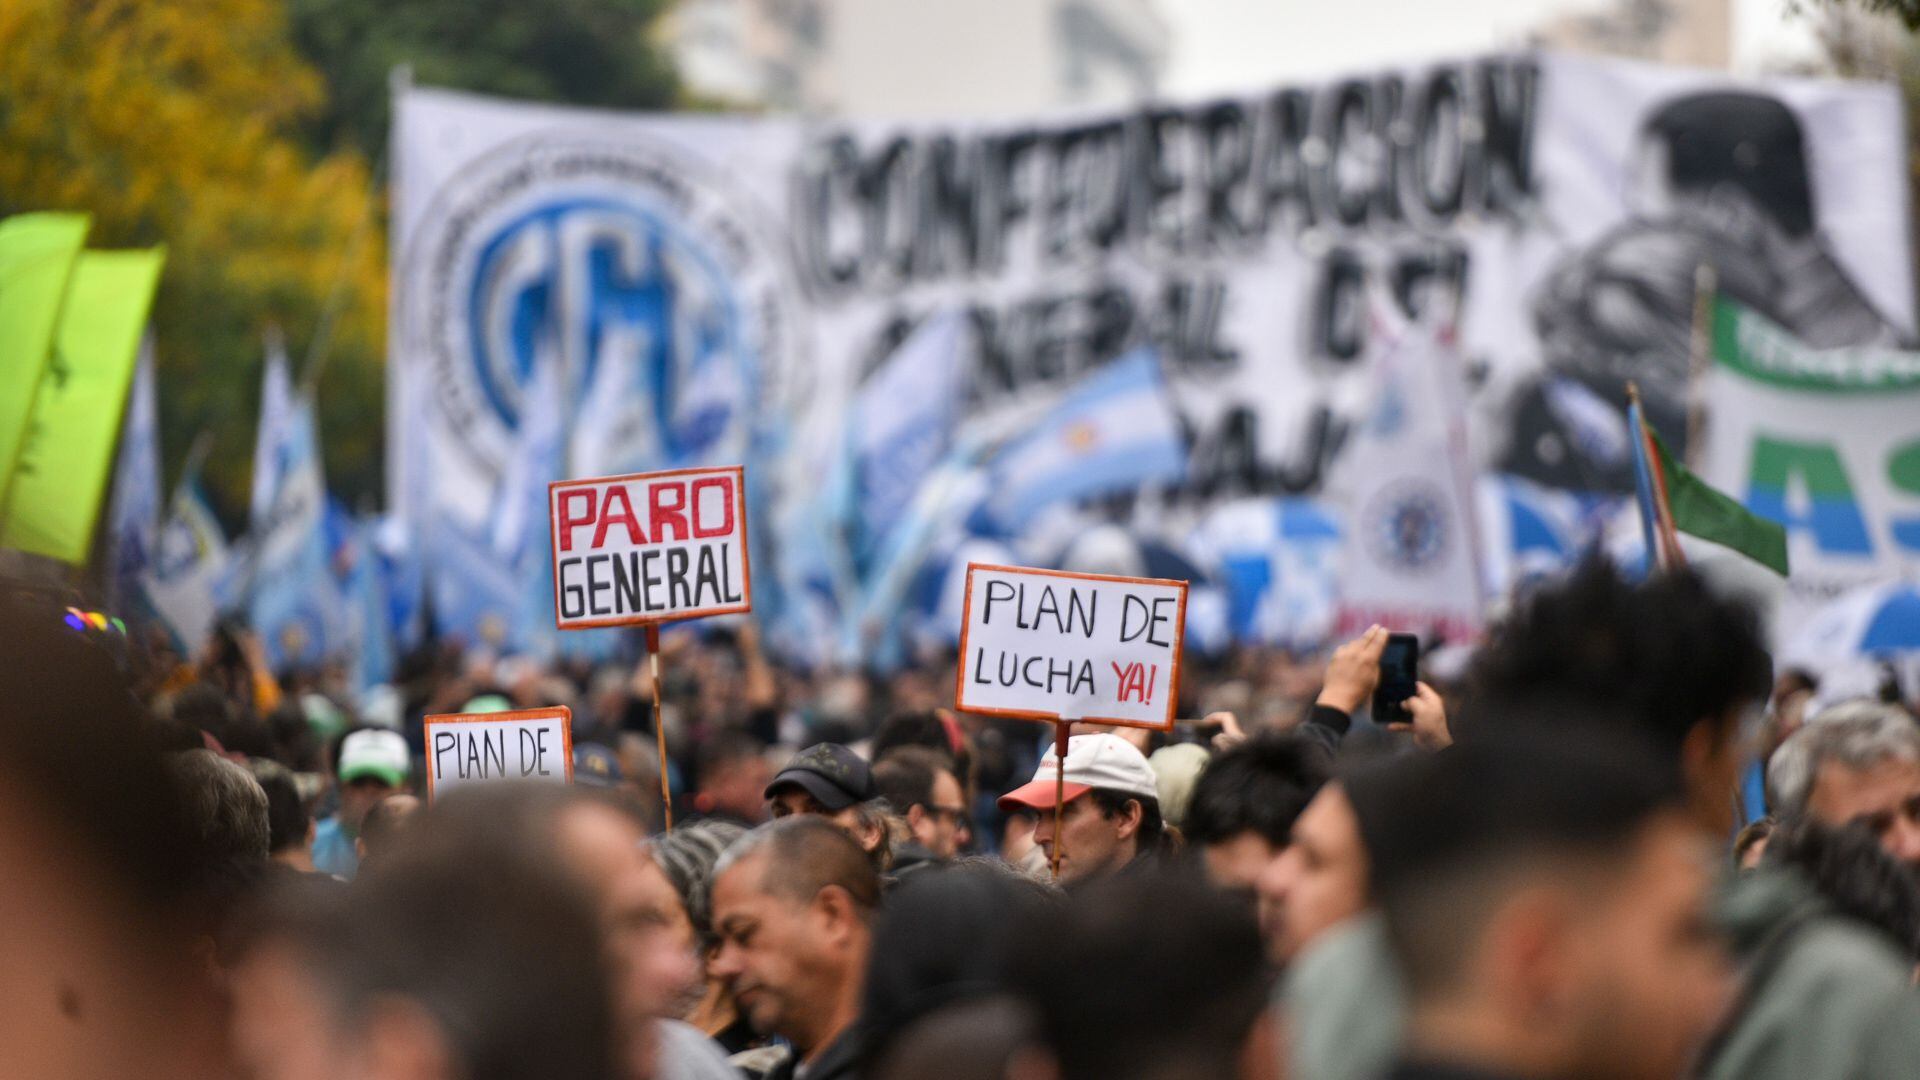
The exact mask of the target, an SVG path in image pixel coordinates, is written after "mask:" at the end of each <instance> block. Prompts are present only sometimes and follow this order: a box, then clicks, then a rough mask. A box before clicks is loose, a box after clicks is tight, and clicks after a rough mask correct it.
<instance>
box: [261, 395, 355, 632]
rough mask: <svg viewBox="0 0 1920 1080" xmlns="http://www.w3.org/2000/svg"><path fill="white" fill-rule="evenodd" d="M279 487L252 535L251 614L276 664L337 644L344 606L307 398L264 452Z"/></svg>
mask: <svg viewBox="0 0 1920 1080" xmlns="http://www.w3.org/2000/svg"><path fill="white" fill-rule="evenodd" d="M268 460H271V461H272V462H274V475H275V476H276V478H277V480H278V487H277V488H276V489H275V490H274V492H273V493H272V496H271V498H269V500H268V502H267V511H266V516H265V518H264V519H263V520H261V521H259V522H256V523H255V525H254V528H253V533H252V537H251V539H252V546H253V565H252V567H251V579H252V580H251V583H250V588H249V589H248V594H249V595H248V603H247V609H248V618H249V622H251V624H252V626H253V629H254V631H255V632H257V633H258V634H259V635H260V638H261V640H262V641H263V642H264V643H265V645H266V649H267V657H268V660H269V661H270V662H271V663H272V665H273V667H274V669H275V670H285V669H287V668H291V667H297V666H311V665H315V664H319V663H321V662H322V661H324V660H326V659H329V658H330V657H333V656H335V655H337V654H339V653H340V652H341V651H342V650H344V648H345V646H346V644H347V642H346V636H345V611H344V605H343V602H342V596H341V589H340V584H339V581H338V579H337V578H336V577H335V576H334V566H333V559H332V554H333V553H332V551H331V549H330V546H329V543H328V536H327V495H326V476H325V472H324V470H323V468H322V466H321V461H320V439H319V434H318V431H317V430H316V425H315V423H314V409H313V404H312V402H310V401H296V402H295V403H294V406H293V411H292V414H291V416H290V417H289V418H288V422H287V423H286V425H285V426H284V428H283V429H282V438H281V439H280V440H279V441H278V443H277V444H276V445H274V446H272V447H271V448H270V449H269V451H268Z"/></svg>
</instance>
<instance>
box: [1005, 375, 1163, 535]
mask: <svg viewBox="0 0 1920 1080" xmlns="http://www.w3.org/2000/svg"><path fill="white" fill-rule="evenodd" d="M990 471H991V473H992V474H993V484H992V486H993V489H994V494H993V496H992V498H991V500H990V501H989V503H988V508H989V510H990V512H991V513H992V514H993V516H994V517H995V518H996V519H998V520H999V521H1000V522H1001V523H1002V524H1004V525H1005V526H1006V527H1007V528H1008V529H1009V530H1011V531H1014V532H1018V531H1019V530H1020V528H1021V527H1022V526H1023V525H1025V524H1026V522H1027V521H1028V520H1030V519H1031V518H1032V517H1033V516H1034V515H1035V514H1036V513H1038V512H1039V511H1040V510H1042V509H1044V508H1046V507H1047V506H1049V505H1051V504H1053V503H1058V502H1071V501H1078V500H1082V499H1090V498H1093V497H1095V496H1100V495H1111V494H1115V493H1118V492H1125V491H1133V490H1137V489H1138V488H1140V487H1142V486H1143V485H1147V484H1177V483H1179V482H1180V481H1181V480H1182V479H1184V478H1185V476H1186V471H1187V446H1186V439H1185V437H1184V435H1183V434H1182V432H1181V430H1180V418H1179V416H1178V415H1177V414H1176V413H1175V411H1174V407H1173V403H1172V401H1171V400H1170V399H1169V397H1168V395H1167V388H1166V382H1165V379H1164V378H1163V377H1162V376H1161V373H1160V361H1159V357H1158V356H1157V355H1156V354H1155V352H1154V351H1153V350H1152V349H1151V348H1148V347H1145V346H1142V347H1141V348H1138V349H1135V350H1134V351H1133V352H1130V353H1128V354H1127V355H1125V356H1123V357H1121V358H1120V359H1118V360H1116V361H1114V362H1113V363H1112V364H1111V365H1109V366H1108V367H1107V368H1105V369H1104V370H1101V371H1098V372H1095V373H1094V374H1092V375H1089V376H1087V377H1086V378H1085V379H1084V380H1083V381H1082V382H1081V383H1080V385H1079V386H1078V387H1076V388H1075V389H1074V390H1072V391H1071V392H1069V393H1068V394H1067V396H1066V397H1065V398H1064V399H1063V400H1062V401H1061V402H1060V403H1059V404H1057V405H1055V406H1054V407H1053V408H1052V409H1051V410H1049V411H1048V412H1047V414H1046V415H1044V416H1042V417H1041V418H1040V420H1039V422H1038V423H1036V424H1035V425H1034V429H1033V432H1032V434H1030V435H1027V436H1026V437H1024V438H1021V439H1018V440H1016V441H1014V442H1012V443H1010V444H1008V445H1007V446H1005V447H1004V448H1002V449H1001V450H1000V451H999V452H998V453H997V454H995V455H994V457H993V459H992V461H991V463H990Z"/></svg>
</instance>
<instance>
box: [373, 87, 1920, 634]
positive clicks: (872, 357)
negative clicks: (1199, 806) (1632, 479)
mask: <svg viewBox="0 0 1920 1080" xmlns="http://www.w3.org/2000/svg"><path fill="white" fill-rule="evenodd" d="M1903 130H1904V129H1903V124H1902V118H1901V111H1900V103H1899V98H1898V95H1897V92H1896V91H1895V89H1894V88H1893V87H1891V86H1882V85H1868V84H1849V83H1839V82H1830V81H1813V80H1772V81H1767V82H1764V83H1755V82H1742V81H1736V80H1731V79H1729V78H1727V77H1725V76H1723V75H1718V74H1708V73H1703V72H1694V71H1684V70H1676V69H1667V68H1659V67H1653V66H1647V65H1639V64H1631V63H1624V62H1617V61H1602V60H1595V59H1587V58H1575V57H1569V56H1561V55H1528V56H1513V57H1495V58H1485V59H1476V60H1469V61H1464V62H1449V63H1439V64H1434V65H1430V66H1425V67H1419V68H1408V69H1403V70H1396V71H1392V72H1385V73H1376V74H1371V75H1367V76H1362V77H1356V78H1352V79H1346V80H1340V81H1336V82H1332V83H1325V84H1315V85H1301V86H1287V87H1280V88H1275V89H1271V90H1267V91H1262V92H1259V93H1250V94H1248V95H1245V96H1242V97H1234V98H1223V99H1217V100H1210V101H1200V102H1189V103H1175V104H1165V105H1155V106H1152V107H1143V108H1139V109H1136V110H1132V111H1128V112H1122V113H1075V114H1066V115H1055V116H1047V117H1036V118H1034V119H1033V120H1032V121H1030V122H1027V123H1017V124H1005V123H997V124H964V123H962V124H948V123H891V122H884V121H879V120H848V121H806V120H801V119H796V118H779V117H776V118H746V117H723V116H697V115H657V114H618V113H608V112H597V111H588V110H574V109H561V108H552V107H543V106H534V105H525V104H516V103H509V102H503V101H499V100H494V99H487V98H480V97H473V96H468V95H462V94H453V93H447V92H441V91H434V90H412V91H408V92H406V93H403V94H402V95H401V96H400V98H399V99H398V101H397V104H396V124H395V136H394V138H395V149H394V157H395V161H396V194H395V205H394V215H393V229H394V235H393V252H394V271H393V273H394V277H393V294H392V295H393V320H392V330H393V350H392V364H391V372H392V375H391V378H392V400H391V408H390V422H391V424H392V425H393V427H392V431H391V437H390V440H389V446H390V447H391V448H392V451H393V452H392V474H391V487H390V491H391V494H392V497H393V499H394V500H395V502H396V504H397V506H398V507H399V509H401V510H402V511H403V512H404V513H405V514H406V515H407V516H409V517H410V518H411V519H413V520H414V521H415V522H416V523H419V524H421V525H422V527H423V529H424V528H425V527H426V524H427V523H428V522H434V523H436V524H438V525H441V526H451V527H454V528H460V529H467V530H478V529H480V528H482V525H483V522H484V520H485V518H486V514H487V508H488V506H489V505H490V500H492V499H495V498H497V497H498V492H499V489H500V487H501V486H502V476H503V473H504V471H505V467H506V462H507V459H508V457H509V456H510V453H511V447H512V446H513V438H512V436H513V432H514V430H515V428H516V426H517V425H518V423H519V418H520V410H521V408H522V405H523V402H524V400H525V397H526V393H527V388H528V387H529V386H530V385H531V378H530V373H531V372H532V371H533V370H534V369H535V367H537V366H539V365H545V364H553V365H558V366H559V368H560V370H561V372H562V374H563V383H564V386H565V390H566V398H567V401H568V403H569V406H568V407H569V417H568V420H569V430H570V431H571V433H572V434H571V443H570V446H569V462H568V471H569V472H570V473H572V474H573V475H609V474H618V473H627V472H640V471H651V470H658V469H667V468H682V467H690V466H698V465H711V464H732V463H736V462H746V463H747V464H748V465H749V475H750V476H751V477H752V478H753V481H752V483H751V485H750V492H749V495H750V498H752V499H753V500H754V502H755V504H756V513H755V517H756V521H757V522H761V523H765V527H764V528H762V529H761V530H760V535H759V536H757V537H756V538H755V541H754V542H755V543H756V544H757V545H764V549H756V551H755V553H754V561H755V563H756V564H757V565H758V566H760V567H762V568H763V572H764V578H765V581H764V583H763V584H764V588H765V590H766V597H765V599H766V603H765V604H762V605H759V608H760V610H761V611H762V613H763V614H766V615H770V616H772V617H774V618H776V619H782V618H787V617H788V616H789V615H791V616H793V617H794V618H797V619H800V620H802V621H803V622H805V623H806V625H808V626H809V627H811V628H813V630H815V631H819V630H827V631H831V632H830V633H827V634H825V635H822V634H820V633H805V632H802V631H801V630H799V629H797V628H796V629H795V630H794V636H795V637H798V638H809V639H812V638H821V637H823V636H824V638H826V639H831V638H832V637H833V635H834V634H843V635H850V636H849V637H848V638H847V640H846V641H845V642H843V646H845V647H849V648H850V647H851V646H853V645H856V644H858V642H859V641H865V640H870V639H871V638H872V637H873V636H874V634H876V633H878V632H880V631H879V630H878V629H877V623H876V619H878V620H881V621H884V619H885V618H886V617H887V616H886V615H885V613H884V611H879V612H878V613H876V611H877V609H876V606H875V605H874V604H873V603H871V602H870V600H871V598H872V597H873V596H875V595H879V596H882V597H885V598H887V599H888V603H887V604H883V605H880V608H887V607H890V606H893V605H892V603H891V601H892V598H894V597H896V596H898V597H908V596H911V595H914V594H915V591H916V588H915V580H916V579H915V574H916V572H917V568H918V566H919V563H920V561H921V560H922V559H923V558H924V557H925V556H926V555H927V553H928V552H929V551H932V550H953V549H955V548H956V546H957V545H958V544H959V543H961V542H962V540H963V538H976V539H977V538H982V537H984V538H988V539H991V540H992V541H993V542H995V543H1002V544H1007V545H1011V546H1012V547H1013V548H1014V551H1013V554H1014V555H1016V556H1017V557H1019V558H1021V559H1022V560H1025V561H1043V560H1047V559H1051V558H1054V557H1055V554H1054V553H1057V552H1058V551H1060V550H1061V549H1062V548H1063V547H1064V546H1065V545H1066V544H1068V543H1069V542H1070V540H1071V537H1072V536H1073V535H1074V534H1076V533H1077V532H1079V531H1083V530H1084V528H1085V526H1086V525H1087V524H1088V523H1089V522H1090V521H1110V522H1115V523H1118V524H1120V525H1121V526H1123V527H1124V528H1127V529H1131V530H1134V531H1135V532H1136V533H1140V532H1143V531H1144V532H1147V533H1165V534H1172V533H1174V532H1183V531H1184V532H1188V533H1190V532H1192V531H1193V530H1195V529H1197V528H1199V527H1200V525H1201V524H1203V523H1204V521H1205V520H1206V517H1207V515H1208V513H1209V512H1210V511H1211V510H1213V509H1214V508H1217V507H1219V506H1222V505H1225V504H1227V503H1228V502H1229V501H1244V500H1246V499H1249V498H1254V499H1265V500H1279V499H1281V498H1283V497H1288V496H1297V495H1302V494H1317V493H1320V492H1321V491H1322V490H1323V489H1324V487H1325V486H1326V484H1327V477H1328V470H1329V466H1330V465H1331V464H1332V463H1333V461H1334V459H1335V458H1336V457H1337V456H1338V455H1339V453H1340V450H1341V447H1342V446H1343V445H1344V444H1345V443H1347V442H1348V441H1349V440H1348V438H1347V436H1348V434H1349V432H1350V431H1351V429H1352V427H1353V425H1354V424H1355V422H1356V421H1357V420H1358V418H1359V414H1360V412H1361V410H1362V409H1363V407H1364V404H1365V401H1366V398H1367V391H1368V387H1369V386H1370V385H1371V383H1372V381H1373V374H1372V372H1370V371H1369V370H1368V366H1369V365H1368V362H1367V357H1369V356H1370V355H1372V353H1370V351H1369V341H1368V337H1369V333H1370V329H1369V319H1368V317H1367V311H1368V304H1367V299H1366V298H1367V295H1368V290H1369V288H1371V287H1375V286H1378V287H1379V288H1381V289H1383V290H1384V291H1385V292H1386V293H1388V294H1389V295H1391V296H1392V297H1393V298H1394V300H1395V302H1396V303H1398V304H1399V305H1400V306H1401V308H1402V309H1403V312H1404V314H1406V315H1408V316H1417V315H1418V314H1419V313H1420V312H1421V310H1422V309H1423V308H1425V307H1426V305H1428V304H1429V302H1430V301H1431V300H1432V298H1434V297H1448V298H1451V297H1453V296H1455V295H1458V296H1459V297H1460V298H1461V303H1462V310H1461V313H1460V320H1459V333H1460V341H1461V353H1462V358H1463V361H1464V363H1465V366H1466V368H1467V371H1468V374H1469V379H1470V386H1471V400H1470V405H1469V408H1470V413H1471V421H1472V422H1471V423H1470V424H1469V425H1468V430H1469V432H1470V435H1471V440H1472V452H1473V455H1474V458H1475V460H1476V462H1477V463H1478V464H1479V465H1480V466H1482V467H1485V468H1488V469H1490V470H1494V471H1498V472H1501V473H1506V474H1511V475H1512V476H1514V477H1517V478H1519V479H1520V480H1521V481H1530V482H1532V483H1534V484H1537V485H1545V486H1547V487H1551V488H1561V489H1578V490H1587V491H1594V490H1625V487H1626V485H1627V483H1628V481H1629V463H1628V461H1627V458H1626V454H1625V447H1626V445H1627V444H1626V441H1625V439H1624V436H1623V430H1622V428H1621V420H1620V415H1619V414H1620V407H1621V403H1622V401H1623V399H1624V383H1625V381H1626V380H1627V379H1628V378H1635V379H1637V380H1638V381H1639V382H1640V384H1641V386H1642V388H1643V390H1644V391H1645V392H1647V393H1648V395H1649V397H1650V409H1651V411H1652V413H1653V416H1654V419H1655V421H1656V423H1657V424H1659V425H1660V426H1661V427H1662V429H1663V431H1664V432H1666V433H1668V434H1669V435H1670V436H1671V438H1670V443H1671V442H1676V441H1678V440H1680V439H1681V438H1682V437H1683V435H1684V432H1683V430H1682V428H1683V425H1682V424H1681V422H1680V418H1681V415H1682V410H1681V408H1680V405H1679V397H1680V395H1681V393H1682V390H1683V386H1684V378H1685V372H1686V366H1687V341H1688V332H1689V324H1690V316H1691V312H1692V310H1693V283H1694V278H1695V271H1696V269H1697V268H1698V267H1700V266H1702V265H1705V266H1710V267H1712V268H1714V269H1715V270H1716V271H1717V276H1718V280H1719V282H1720V287H1721V288H1722V289H1723V290H1724V291H1725V292H1726V293H1728V294H1729V295H1730V296H1732V297H1733V298H1735V299H1737V300H1739V301H1740V302H1742V303H1744V304H1746V305H1747V306H1749V307H1750V308H1753V309H1754V310H1756V311H1759V312H1761V313H1762V314H1764V315H1766V316H1767V317H1769V318H1771V319H1773V320H1774V321H1776V322H1778V323H1779V324H1781V325H1782V326H1784V327H1786V328H1787V329H1788V330H1789V331H1790V332H1791V333H1793V334H1795V335H1796V336H1798V337H1799V338H1801V339H1803V340H1806V341H1808V342H1810V343H1813V344H1816V345H1821V346H1832V345H1845V344H1855V345H1857V344H1883V345H1890V344H1902V343H1910V342H1912V341H1913V340H1914V312H1913V309H1912V294H1913V285H1912V280H1911V273H1910V268H1909V259H1908V252H1907V244H1906V239H1907V237H1908V235H1909V229H1908V226H1907V221H1908V210H1907V204H1906V195H1905V191H1906V188H1905V183H1906V180H1905V177H1906V163H1905V151H1904V138H1903ZM923 331H924V332H923ZM1110 368H1124V371H1125V374H1124V376H1123V375H1120V374H1114V375H1112V376H1111V377H1110V378H1109V380H1108V381H1109V382H1121V383H1124V385H1123V386H1120V387H1118V388H1116V387H1109V386H1104V384H1103V385H1102V386H1101V387H1099V388H1098V389H1089V387H1090V386H1091V385H1092V384H1095V383H1096V382H1097V381H1098V380H1101V379H1102V377H1103V376H1106V375H1108V373H1109V369H1110ZM922 373H923V374H922ZM922 381H924V386H925V387H926V392H925V393H923V394H915V393H914V392H913V388H914V387H915V385H916V384H917V383H920V382H922ZM1122 392H1125V393H1147V394H1152V395H1156V396H1157V397H1158V398H1159V399H1161V400H1162V401H1163V402H1164V405H1163V406H1157V407H1156V409H1158V410H1159V411H1157V412H1155V415H1160V414H1161V413H1164V414H1165V415H1167V416H1169V417H1170V418H1171V422H1170V423H1169V424H1167V425H1161V426H1163V427H1165V429H1166V431H1167V432H1169V433H1170V434H1168V435H1167V436H1165V437H1164V438H1163V437H1162V436H1160V435H1157V434H1156V435H1152V436H1151V437H1148V436H1143V435H1141V433H1140V432H1139V431H1135V432H1133V436H1134V437H1133V444H1132V445H1131V446H1130V447H1127V448H1124V451H1123V449H1122V448H1116V447H1113V446H1110V445H1109V444H1108V443H1106V442H1105V441H1103V438H1102V436H1101V433H1100V431H1101V425H1099V424H1085V423H1082V421H1083V420H1084V418H1085V416H1086V415H1088V413H1087V409H1088V408H1090V407H1091V406H1089V405H1088V404H1087V401H1088V400H1089V396H1090V395H1091V397H1092V398H1095V399H1102V400H1104V399H1105V398H1110V397H1114V396H1115V395H1118V394H1120V393H1122ZM1076 395H1079V396H1078V397H1076ZM1128 400H1133V399H1131V398H1130V399H1128ZM876 409H884V410H886V418H887V420H888V423H887V424H885V425H884V430H880V429H878V428H876V429H875V430H872V431H868V430H865V429H866V427H867V426H870V424H871V418H872V417H873V416H874V415H875V410H876ZM903 416H904V417H905V419H904V420H903ZM862 418H866V419H867V421H868V422H867V423H866V424H863V423H862ZM1056 422H1057V423H1059V424H1060V425H1062V426H1061V427H1060V430H1059V431H1058V439H1057V440H1056V442H1057V444H1058V445H1059V446H1061V447H1065V448H1067V449H1068V450H1071V451H1073V452H1075V453H1084V454H1086V455H1087V460H1088V462H1089V463H1090V464H1089V467H1088V468H1086V469H1081V470H1076V471H1075V473H1074V475H1077V476H1079V477H1082V478H1084V479H1085V481H1086V482H1084V483H1077V484H1075V485H1072V486H1070V487H1069V488H1064V489H1062V495H1061V501H1062V502H1066V503H1070V504H1072V505H1073V506H1074V507H1076V508H1077V509H1074V510H1072V511H1070V512H1069V511H1067V510H1061V511H1059V512H1058V513H1053V514H1051V515H1050V514H1046V513H1035V512H1032V511H1033V509H1034V508H1033V506H1032V505H1031V504H1030V503H1029V504H1023V505H1022V506H1021V507H1020V508H1019V513H1018V514H1013V513H1011V512H1010V511H1006V512H1002V511H997V510H996V508H995V506H993V505H991V503H992V502H993V500H991V499H990V498H989V497H988V496H990V495H991V494H992V493H993V492H994V491H1001V492H1007V491H1014V492H1020V491H1022V490H1024V489H1023V486H1022V476H1021V475H1020V473H1019V470H1018V467H1017V466H1016V465H1015V464H1014V460H1015V459H1019V458H1025V457H1028V456H1030V455H1027V454H1024V453H1014V452H1012V451H1010V450H1009V449H1008V448H1009V446H1010V444H1012V443H1014V442H1016V441H1018V440H1020V439H1022V438H1025V439H1028V441H1029V442H1030V441H1031V437H1032V435H1033V432H1034V430H1035V429H1036V428H1041V427H1046V426H1047V425H1050V424H1054V423H1056ZM1156 424H1158V421H1156ZM856 426H859V427H862V430H860V431H854V430H850V429H852V428H854V427H856ZM1142 430H1144V429H1142ZM1155 430H1156V431H1157V430H1159V428H1158V427H1156V428H1155ZM1169 440H1170V441H1171V442H1172V444H1173V446H1172V449H1173V451H1174V454H1175V456H1176V458H1177V464H1178V465H1179V466H1180V467H1179V468H1177V469H1169V468H1168V452H1167V451H1168V447H1167V446H1163V445H1161V443H1162V442H1166V441H1169ZM1029 448H1030V447H1029ZM1008 501H1009V500H1008V499H1006V498H1004V497H1003V498H1002V499H1001V500H1000V502H1001V503H1006V502H1008ZM1062 515H1066V516H1065V517H1063V516H1062ZM1063 521H1064V522H1065V524H1063ZM425 534H426V533H423V535H425ZM1161 539H1165V537H1164V536H1162V537H1161ZM1048 545H1051V546H1052V548H1053V553H1049V552H1046V551H1043V550H1041V549H1042V548H1044V547H1046V546H1048ZM1142 551H1143V552H1144V553H1145V554H1144V557H1145V558H1147V559H1148V560H1149V561H1150V560H1151V559H1152V557H1153V554H1152V551H1151V548H1150V545H1148V544H1146V543H1144V542H1143V545H1142ZM1199 569H1200V570H1201V571H1202V572H1203V573H1204V572H1207V571H1209V570H1210V569H1211V568H1208V567H1200V568H1199ZM1155 572H1158V571H1157V570H1156V571H1155ZM937 584H938V583H936V586H937ZM933 592H934V593H937V592H938V588H937V587H935V588H934V589H933ZM1236 603H1237V601H1236ZM1241 606H1243V607H1244V606H1245V605H1241ZM1249 610H1251V609H1249ZM855 623H857V624H858V625H854V624H855ZM797 626H798V624H796V627H797Z"/></svg>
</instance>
